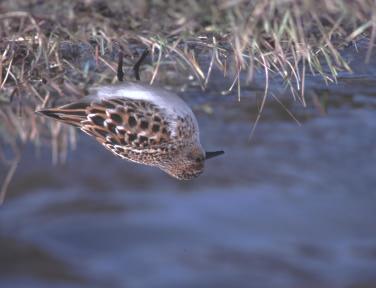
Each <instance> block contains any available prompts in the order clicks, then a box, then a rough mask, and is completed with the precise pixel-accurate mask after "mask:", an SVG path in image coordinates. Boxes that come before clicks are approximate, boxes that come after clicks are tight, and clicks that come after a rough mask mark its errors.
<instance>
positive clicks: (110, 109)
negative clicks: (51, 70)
mask: <svg viewBox="0 0 376 288" xmlns="http://www.w3.org/2000/svg"><path fill="white" fill-rule="evenodd" d="M147 54H148V50H145V52H144V53H143V54H142V56H141V57H140V59H139V60H138V62H137V63H136V64H135V65H134V72H135V77H136V79H137V80H139V79H140V75H139V66H140V64H141V62H142V61H143V60H144V58H145V57H146V56H147ZM122 67H123V55H122V53H120V55H119V63H118V71H117V77H118V79H119V81H120V82H122V81H123V76H124V73H123V68H122ZM36 112H38V113H41V114H43V115H45V116H48V117H51V118H54V119H56V120H58V121H61V122H63V123H66V124H70V125H73V126H76V127H78V128H80V129H81V130H82V131H83V132H85V133H86V134H88V135H90V136H93V137H95V139H96V140H97V141H98V142H99V143H101V144H102V145H104V147H106V148H107V149H108V150H110V151H111V152H112V153H114V154H115V155H117V156H120V157H121V158H123V159H127V160H130V161H133V162H136V163H141V164H146V165H151V166H155V167H158V168H160V169H162V170H163V171H165V172H167V173H168V174H169V175H171V176H173V177H175V178H177V179H181V180H189V179H192V178H194V177H197V176H198V175H200V174H201V173H202V172H203V169H204V163H205V160H207V159H209V158H212V157H215V156H218V155H221V154H223V153H224V152H223V151H216V152H204V150H203V148H202V146H201V144H200V139H199V128H198V124H197V120H196V117H195V115H194V114H193V112H192V110H191V109H190V108H189V107H188V105H187V104H186V103H185V102H184V101H183V100H182V99H181V98H180V97H179V96H177V95H176V94H174V93H172V92H169V91H166V90H163V89H160V88H156V87H152V86H150V85H143V84H140V83H135V82H127V83H119V84H117V85H107V86H99V87H96V88H93V89H92V90H91V91H90V94H89V95H88V96H86V97H84V98H83V99H81V100H79V101H77V102H74V103H71V104H67V105H64V106H60V107H57V108H50V109H41V110H38V111H36Z"/></svg>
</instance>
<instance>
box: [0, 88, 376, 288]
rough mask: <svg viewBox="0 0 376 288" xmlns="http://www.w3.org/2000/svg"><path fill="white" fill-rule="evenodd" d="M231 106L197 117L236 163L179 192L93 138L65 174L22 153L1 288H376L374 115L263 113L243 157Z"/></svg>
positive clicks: (243, 137)
mask: <svg viewBox="0 0 376 288" xmlns="http://www.w3.org/2000/svg"><path fill="white" fill-rule="evenodd" d="M191 96H192V95H190V97H189V98H191ZM333 97H334V96H333ZM364 97H365V96H364ZM333 99H335V97H334V98H333ZM362 99H363V100H362V101H366V100H365V99H367V97H366V98H362ZM368 99H370V100H371V102H370V103H372V98H370V97H368ZM248 101H249V99H248V98H247V97H246V96H245V97H244V99H243V105H242V107H243V108H244V111H243V113H244V115H249V114H248V113H249V111H248V109H249V107H250V106H249V105H248V104H247V103H248ZM366 102H367V101H366ZM367 103H368V102H367ZM191 104H192V103H191ZM211 104H218V100H215V102H213V103H211ZM193 105H194V104H193ZM229 105H232V103H231V102H223V103H220V102H219V104H218V107H221V108H219V109H220V110H218V111H215V113H214V114H213V115H206V114H203V113H201V112H200V110H197V113H198V116H199V118H200V119H199V121H200V123H202V124H203V125H202V130H203V134H202V135H203V142H204V143H205V144H206V145H207V146H212V147H213V146H215V145H216V144H217V143H221V145H223V146H224V147H225V148H226V150H227V151H231V153H227V154H226V155H225V156H224V157H222V158H219V159H218V162H216V163H214V162H212V163H210V162H209V163H208V167H207V168H208V169H206V171H205V173H204V175H203V176H202V177H200V178H198V179H196V180H194V181H192V182H188V183H186V182H184V183H181V182H179V181H176V180H174V179H171V178H169V177H168V176H165V175H164V174H163V173H162V172H159V171H158V170H155V169H152V168H149V167H146V166H138V165H134V164H131V163H125V162H124V161H122V160H118V159H116V158H114V157H113V156H112V155H111V154H110V153H108V152H107V151H104V150H103V151H102V149H101V148H100V146H99V145H98V144H97V143H95V142H94V141H90V139H89V138H88V137H82V138H81V139H80V142H79V149H78V150H77V151H74V152H72V153H71V154H70V155H69V158H70V159H68V163H67V164H66V165H65V166H56V167H51V165H50V164H49V159H48V157H47V156H48V153H42V155H41V156H39V157H37V159H36V157H35V156H34V153H33V149H30V153H27V154H26V155H25V157H24V159H23V162H22V163H21V164H20V167H19V168H20V169H19V170H18V172H17V174H16V177H15V179H14V182H13V184H12V185H11V188H10V193H9V198H8V200H7V202H6V204H5V206H3V207H2V208H1V211H0V239H1V240H0V242H1V245H0V247H1V249H0V262H1V263H8V264H7V268H6V269H3V268H2V269H1V270H0V274H1V277H0V286H1V287H26V286H27V287H50V285H53V286H54V287H83V286H85V287H125V286H127V287H150V286H152V287H171V286H179V287H230V286H231V287H248V285H249V283H253V285H254V286H255V287H275V286H278V287H345V286H346V287H349V286H351V285H353V286H351V287H364V286H362V285H363V284H367V285H368V286H367V285H366V286H365V287H372V285H376V277H375V273H374V272H375V267H376V228H375V225H374V219H375V217H376V209H375V200H376V195H375V190H374V189H373V187H374V186H375V184H376V179H375V177H374V171H375V169H374V168H375V166H374V163H376V162H375V161H376V148H375V145H374V143H376V133H375V131H376V130H375V128H376V127H375V126H376V124H375V123H376V114H375V112H374V107H373V106H372V105H371V104H370V105H371V106H369V105H363V106H362V107H361V108H356V109H354V108H351V107H349V106H347V105H342V106H341V105H340V106H338V107H337V108H330V107H329V109H328V113H329V114H328V115H327V116H325V117H321V118H316V119H311V120H309V121H306V122H304V125H303V126H302V127H299V126H297V125H296V124H295V123H294V122H293V121H286V120H284V119H281V120H278V121H277V120H275V119H270V118H269V117H268V116H267V115H268V111H266V112H265V113H266V114H265V115H266V118H265V120H264V121H263V122H261V123H260V125H259V126H258V128H257V131H256V135H255V138H254V140H253V142H251V144H250V145H248V144H247V143H248V142H247V138H248V135H249V131H250V125H249V123H248V122H247V121H244V120H242V119H244V118H245V116H244V115H242V114H241V115H239V114H238V117H235V116H236V115H233V109H228V108H226V106H229ZM268 107H271V108H270V109H274V108H273V106H268ZM268 107H267V108H266V110H267V109H268ZM291 109H295V108H294V106H291ZM238 111H239V113H240V112H241V111H242V110H238ZM311 112H312V111H309V110H308V111H307V110H304V111H302V113H311ZM282 113H284V112H283V111H282ZM274 115H276V114H274ZM299 116H301V117H303V116H304V115H303V114H301V115H299ZM310 118H311V117H310ZM224 121H226V122H224ZM92 155H95V156H96V157H92ZM36 162H38V165H35V163H36ZM31 167H32V168H33V169H30V168H31Z"/></svg>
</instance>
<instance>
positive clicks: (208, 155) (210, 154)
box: [205, 151, 225, 160]
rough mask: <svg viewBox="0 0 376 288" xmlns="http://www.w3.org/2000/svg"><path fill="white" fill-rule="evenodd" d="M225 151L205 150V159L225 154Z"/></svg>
mask: <svg viewBox="0 0 376 288" xmlns="http://www.w3.org/2000/svg"><path fill="white" fill-rule="evenodd" d="M224 153H225V152H224V151H214V152H205V160H208V159H210V158H213V157H217V156H219V155H222V154H224Z"/></svg>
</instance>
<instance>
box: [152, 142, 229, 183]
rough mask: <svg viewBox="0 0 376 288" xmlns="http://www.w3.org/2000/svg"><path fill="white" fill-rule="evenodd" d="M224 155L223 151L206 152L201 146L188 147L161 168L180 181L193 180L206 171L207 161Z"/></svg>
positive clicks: (180, 150) (178, 152)
mask: <svg viewBox="0 0 376 288" xmlns="http://www.w3.org/2000/svg"><path fill="white" fill-rule="evenodd" d="M223 153H224V152H223V151H215V152H205V151H204V149H203V148H202V147H201V145H200V144H192V145H187V146H185V147H183V148H182V149H179V151H177V152H176V153H175V154H174V155H173V156H172V157H171V158H170V160H169V161H166V162H165V163H164V164H163V165H161V166H159V168H161V169H162V170H163V171H165V172H166V173H168V174H169V175H171V176H172V177H175V178H177V179H179V180H191V179H193V178H196V177H197V176H199V175H200V174H201V173H202V172H203V171H204V166H205V161H206V160H208V159H210V158H213V157H216V156H219V155H221V154H223Z"/></svg>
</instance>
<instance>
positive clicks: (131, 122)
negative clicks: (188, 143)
mask: <svg viewBox="0 0 376 288" xmlns="http://www.w3.org/2000/svg"><path fill="white" fill-rule="evenodd" d="M38 112H40V113H42V114H44V115H46V116H48V117H52V118H55V119H57V120H59V121H61V122H64V123H67V124H70V125H73V126H76V127H79V128H80V129H81V130H82V131H84V132H85V133H87V134H89V135H91V136H94V137H95V138H96V139H97V140H98V141H99V142H100V143H102V144H104V145H105V146H106V147H107V148H108V149H110V150H112V152H114V153H115V154H119V153H117V151H115V150H114V149H115V148H116V147H117V148H116V149H118V150H119V151H120V152H121V150H122V149H123V150H124V149H132V150H133V151H141V150H145V149H151V150H155V149H158V148H160V147H164V146H165V143H171V142H173V141H174V138H176V137H177V136H179V133H180V134H181V133H182V132H180V131H179V130H180V129H179V125H176V123H172V122H176V121H180V120H181V121H183V120H184V119H179V117H177V119H172V118H171V115H166V112H165V111H164V110H163V108H160V107H157V106H156V105H154V104H153V103H150V102H148V101H145V100H133V99H132V100H131V99H126V98H112V99H111V98H106V99H95V100H93V99H92V98H90V97H88V98H87V99H85V98H83V100H81V101H79V102H75V103H72V104H68V105H64V106H61V107H58V108H51V109H43V110H40V111H38ZM183 132H184V131H183ZM120 156H121V155H120Z"/></svg>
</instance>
